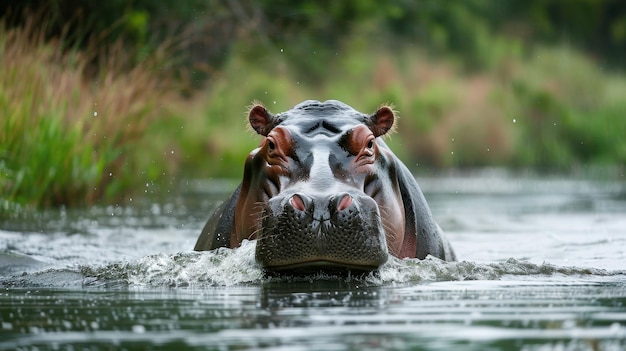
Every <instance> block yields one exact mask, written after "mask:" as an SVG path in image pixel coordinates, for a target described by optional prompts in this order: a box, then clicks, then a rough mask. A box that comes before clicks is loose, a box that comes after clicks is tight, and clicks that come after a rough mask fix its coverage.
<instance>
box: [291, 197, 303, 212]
mask: <svg viewBox="0 0 626 351" xmlns="http://www.w3.org/2000/svg"><path fill="white" fill-rule="evenodd" d="M289 203H291V206H293V208H295V209H296V210H300V211H306V205H305V203H304V199H302V197H301V196H300V195H297V194H296V195H294V196H292V197H291V200H289Z"/></svg>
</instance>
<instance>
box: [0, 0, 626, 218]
mask: <svg viewBox="0 0 626 351" xmlns="http://www.w3.org/2000/svg"><path fill="white" fill-rule="evenodd" d="M53 3H54V4H56V5H57V6H56V7H55V6H51V7H43V9H42V10H41V11H43V14H42V12H35V13H38V14H36V15H33V14H32V13H33V12H28V11H27V10H25V9H22V8H19V9H17V10H15V9H13V10H12V11H13V12H11V11H9V9H8V8H4V11H5V13H6V15H5V17H4V19H3V22H2V23H0V125H1V127H2V128H1V130H0V191H1V193H2V198H1V199H0V201H1V203H0V208H2V210H0V212H15V211H16V209H18V208H21V207H23V206H26V207H43V206H58V205H65V206H75V205H89V204H94V203H100V202H119V201H130V199H131V198H132V197H133V196H136V195H137V194H138V193H139V194H140V193H143V192H151V191H154V190H155V189H160V190H161V191H166V190H167V189H168V188H170V187H172V186H176V185H178V183H179V182H180V181H181V180H183V179H189V178H197V177H203V178H204V177H233V178H238V177H240V174H241V172H242V167H243V160H244V158H245V156H246V154H247V153H248V152H249V151H250V150H251V149H252V148H254V147H255V146H256V145H257V144H258V142H259V137H258V136H256V135H254V134H253V133H252V132H250V131H248V130H247V127H246V121H245V118H244V117H245V113H246V106H248V105H250V103H251V102H252V101H253V100H259V101H262V102H263V103H265V104H266V106H267V107H268V108H269V109H270V110H271V111H274V112H280V111H284V110H286V109H289V108H290V107H291V106H293V105H294V104H296V103H298V102H300V101H302V100H305V99H318V100H326V99H338V100H342V101H344V102H346V103H348V104H350V105H352V106H353V107H355V108H357V109H359V110H361V111H364V112H367V111H374V110H375V108H376V107H377V106H378V105H380V104H381V103H391V104H393V105H394V106H395V109H396V110H398V111H399V112H400V119H399V121H398V122H397V123H398V125H399V128H397V133H396V134H394V135H393V136H392V137H391V138H390V139H389V143H391V144H392V147H393V148H394V149H395V150H396V151H397V153H398V154H399V156H400V157H401V158H402V159H403V160H405V161H406V163H407V164H408V165H409V166H410V167H412V168H413V169H414V170H415V171H416V172H420V171H431V172H432V171H436V170H441V169H454V168H473V167H485V166H499V167H513V168H534V169H540V170H550V171H563V172H568V171H571V170H574V169H576V168H581V167H588V166H602V167H604V166H610V167H616V169H622V170H623V168H624V167H625V165H626V138H624V137H623V133H624V131H625V130H626V118H624V111H626V77H625V76H624V71H623V69H624V66H623V54H624V53H623V52H620V51H619V50H620V48H621V46H620V45H621V44H620V43H623V44H624V47H626V7H624V6H619V4H617V5H616V3H615V2H612V1H604V2H603V1H599V2H595V3H594V4H595V5H593V4H591V3H588V2H585V1H580V3H581V4H582V5H581V6H583V7H584V6H587V8H588V11H587V13H586V15H587V17H586V18H582V19H580V18H579V19H578V22H576V21H575V20H573V19H570V18H569V17H567V19H566V20H563V19H560V20H559V18H558V16H557V17H555V16H553V15H554V13H557V14H558V13H560V12H559V11H564V10H563V9H562V8H560V7H558V6H556V5H554V4H552V3H549V4H547V5H541V3H542V2H536V1H525V2H518V1H511V2H510V3H507V5H498V6H495V4H496V3H497V4H501V3H500V2H494V3H492V4H491V5H493V6H486V5H485V4H489V3H490V2H489V1H487V2H485V1H459V2H456V1H451V2H449V3H447V6H445V7H441V6H435V5H434V4H435V3H438V2H431V1H419V2H416V3H418V4H421V5H422V7H411V6H409V5H401V4H400V3H398V4H395V3H394V4H392V6H387V7H385V8H384V11H383V9H380V8H379V7H378V5H377V3H376V2H368V1H355V2H345V4H347V5H342V6H339V5H337V6H334V5H333V6H331V7H330V8H323V7H320V6H319V5H317V2H314V1H302V2H299V3H297V4H296V5H289V4H287V3H285V4H282V5H280V6H279V3H280V2H267V3H265V2H261V3H259V4H260V5H254V4H253V3H248V2H245V1H241V2H237V1H235V2H227V4H219V5H207V4H206V3H204V2H200V1H198V2H195V1H190V2H188V3H186V4H185V5H176V2H169V1H165V2H164V3H163V4H161V6H156V5H155V6H153V5H151V4H152V3H151V2H148V1H146V2H144V1H137V2H135V3H133V5H126V6H121V5H120V6H119V7H116V5H114V4H113V3H111V4H109V5H91V6H94V7H93V8H89V5H84V4H83V5H82V6H87V7H84V8H81V9H82V10H83V14H84V17H80V20H78V19H77V20H74V19H75V17H72V16H74V14H73V13H72V12H67V11H70V10H69V9H72V8H73V7H72V6H71V5H72V4H71V3H72V1H69V0H65V1H61V0H59V1H54V2H53ZM332 3H333V4H335V3H336V2H332ZM25 4H26V5H31V6H33V7H35V8H37V7H38V6H39V7H41V6H40V4H39V2H38V1H26V2H25ZM107 4H108V3H107ZM590 4H591V5H590ZM97 6H104V7H105V8H96V7H97ZM109 6H110V7H109ZM211 6H213V7H211ZM403 6H404V7H403ZM533 6H534V7H533ZM551 6H552V7H551ZM555 6H556V7H557V9H556V10H555V9H554V7H555ZM207 7H208V8H207ZM18 10H19V11H25V12H19V11H18ZM115 10H119V11H118V12H115ZM592 10H593V11H596V12H598V11H601V12H602V13H601V14H598V15H594V13H595V12H593V11H592ZM609 10H610V11H612V12H611V15H612V16H611V17H610V18H609V20H607V18H606V11H609ZM16 11H18V12H16ZM46 11H48V12H46ZM381 11H382V12H381ZM514 11H518V12H516V13H515V14H516V15H518V16H521V17H520V18H519V19H516V18H515V16H513V13H514ZM533 11H534V12H533ZM568 11H571V10H568ZM620 11H621V12H620ZM374 13H377V16H374V15H372V14H374ZM537 13H539V15H537ZM116 14H122V15H116ZM322 14H324V16H322ZM350 14H352V15H350ZM542 14H543V15H545V16H543V15H542ZM349 15H350V16H349ZM42 16H43V17H42ZM68 16H69V18H70V19H72V21H66V22H64V21H63V20H64V19H65V18H66V17H68ZM90 16H91V17H90ZM98 16H101V17H98ZM116 16H117V17H116ZM524 16H525V17H524ZM532 16H539V17H538V18H540V19H543V21H544V22H545V23H544V22H541V21H539V20H535V21H534V22H532V21H531V22H524V21H522V20H529V19H533V18H535V17H532ZM542 16H543V17H542ZM598 16H600V17H602V16H604V17H603V18H604V20H603V21H597V23H596V22H594V21H595V19H596V18H597V17H598ZM620 16H622V17H620ZM42 18H47V19H48V21H47V22H46V21H42V20H41V19H42ZM268 18H278V19H279V20H276V21H269V20H268ZM315 18H318V19H323V20H319V21H316V20H314V19H315ZM555 18H556V19H555ZM94 19H99V20H98V21H96V20H94ZM107 20H108V22H107ZM620 21H621V22H620ZM269 22H271V25H267V26H264V24H267V23H269ZM62 23H70V24H67V25H65V26H64V25H62ZM233 23H234V24H233ZM525 23H526V24H525ZM528 23H530V24H528ZM573 24H585V25H586V27H585V28H586V29H585V28H583V29H581V28H580V26H574V25H573ZM559 25H561V26H565V27H559ZM194 26H195V27H194ZM607 26H608V29H607V28H605V27H607ZM546 28H548V29H546ZM620 28H621V29H620ZM558 30H563V31H564V32H565V34H566V35H565V39H564V37H563V36H559V35H558V33H555V32H558ZM203 33H204V34H203ZM602 33H609V34H610V35H609V37H608V38H604V39H603V40H604V46H601V44H602V43H598V42H595V41H594V42H593V45H595V46H593V45H592V44H590V43H591V42H592V41H593V40H591V39H589V38H592V39H594V38H597V37H596V36H594V35H599V34H602ZM335 34H336V35H335ZM330 38H332V39H330ZM611 38H613V39H611ZM620 40H621V41H620ZM616 43H617V44H616ZM618 44H620V45H618ZM590 45H592V46H590ZM591 53H593V55H592V54H591ZM620 55H622V56H620ZM620 57H621V60H620Z"/></svg>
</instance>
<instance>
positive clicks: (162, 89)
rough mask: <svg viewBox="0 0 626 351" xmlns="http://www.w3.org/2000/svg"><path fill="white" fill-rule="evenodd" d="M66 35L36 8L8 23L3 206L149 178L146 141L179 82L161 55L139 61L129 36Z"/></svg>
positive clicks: (2, 64) (2, 70) (90, 193)
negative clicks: (54, 33)
mask: <svg viewBox="0 0 626 351" xmlns="http://www.w3.org/2000/svg"><path fill="white" fill-rule="evenodd" d="M63 44H64V43H63V38H53V39H47V38H46V37H45V30H44V28H43V26H41V25H38V24H37V23H36V20H35V18H33V19H32V20H30V21H28V22H27V23H26V24H25V25H24V26H23V27H20V28H11V29H8V28H6V27H5V25H4V24H2V23H0V194H1V195H0V212H2V211H3V209H4V210H6V209H8V208H9V207H10V206H11V204H21V205H27V206H35V207H40V206H48V205H68V206H72V205H81V204H93V203H95V202H97V201H100V200H101V199H105V198H106V199H111V198H115V197H119V196H121V195H122V194H124V193H125V192H126V191H128V190H129V189H130V188H132V187H133V186H135V185H136V184H137V183H139V182H145V181H146V179H142V178H143V177H141V176H140V175H139V174H140V173H141V170H140V169H138V165H140V164H141V162H139V163H138V160H139V161H140V160H141V158H140V150H138V149H137V148H138V147H139V145H141V143H142V142H143V139H144V138H145V132H146V130H147V128H148V127H149V125H150V123H151V122H152V121H154V120H155V119H156V118H159V117H162V116H163V115H164V109H163V105H164V104H166V103H167V101H168V99H169V98H170V95H169V93H168V91H171V89H167V86H166V85H167V84H168V80H167V79H163V75H160V74H158V73H157V72H155V70H156V69H157V68H158V60H157V59H154V60H151V61H147V62H145V63H144V64H141V65H135V66H133V67H130V66H129V65H128V64H127V62H130V61H129V60H127V59H128V58H129V55H128V54H127V53H126V52H125V48H124V47H123V46H122V44H121V43H117V44H114V45H112V46H109V47H108V48H107V51H106V52H95V49H92V50H91V51H90V50H87V51H82V52H79V51H75V50H71V49H67V48H66V47H65V45H63ZM94 47H95V46H94ZM153 173H154V172H153Z"/></svg>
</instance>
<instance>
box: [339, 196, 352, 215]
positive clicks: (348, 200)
mask: <svg viewBox="0 0 626 351" xmlns="http://www.w3.org/2000/svg"><path fill="white" fill-rule="evenodd" d="M351 204H352V196H350V195H348V194H345V195H344V196H343V197H342V198H341V200H339V205H337V211H343V210H345V209H346V208H348V207H349V206H350V205H351Z"/></svg>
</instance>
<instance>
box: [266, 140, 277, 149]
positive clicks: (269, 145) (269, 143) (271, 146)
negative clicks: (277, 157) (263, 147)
mask: <svg viewBox="0 0 626 351" xmlns="http://www.w3.org/2000/svg"><path fill="white" fill-rule="evenodd" d="M267 147H268V148H269V149H270V151H274V149H276V145H275V144H274V142H273V141H271V140H268V141H267Z"/></svg>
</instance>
